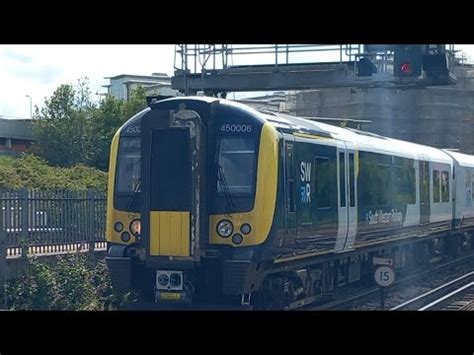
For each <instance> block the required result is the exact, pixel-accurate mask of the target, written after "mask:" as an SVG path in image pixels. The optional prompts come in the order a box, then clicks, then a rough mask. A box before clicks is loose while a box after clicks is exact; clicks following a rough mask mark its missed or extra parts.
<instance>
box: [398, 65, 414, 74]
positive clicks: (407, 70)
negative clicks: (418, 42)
mask: <svg viewBox="0 0 474 355" xmlns="http://www.w3.org/2000/svg"><path fill="white" fill-rule="evenodd" d="M400 70H401V71H402V73H403V74H410V73H411V67H410V63H404V64H402V67H401V68H400Z"/></svg>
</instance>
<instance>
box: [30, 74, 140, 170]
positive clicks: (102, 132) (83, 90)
mask: <svg viewBox="0 0 474 355" xmlns="http://www.w3.org/2000/svg"><path fill="white" fill-rule="evenodd" d="M91 96H92V95H91V91H90V89H89V82H88V79H87V78H83V79H79V80H78V84H77V85H76V87H73V86H72V85H70V84H63V85H61V86H59V87H58V89H56V91H55V92H54V93H53V95H52V96H51V97H50V98H47V99H45V103H44V107H43V108H41V110H38V108H37V109H36V114H35V116H36V118H37V120H35V125H34V129H33V135H34V139H35V144H34V145H33V147H32V150H31V151H32V152H33V153H35V154H37V155H39V156H40V157H42V158H43V159H45V160H46V161H48V162H49V163H50V164H52V165H55V166H72V165H76V164H84V165H88V166H92V167H95V168H98V169H101V170H107V168H108V161H109V152H110V143H111V142H112V138H113V136H114V134H115V132H116V131H117V129H118V128H119V127H120V126H121V125H122V124H123V123H124V122H125V121H127V120H128V119H129V118H130V117H132V116H133V115H135V114H136V113H138V112H139V111H141V110H142V109H144V108H145V107H146V94H145V90H144V89H143V88H142V87H139V88H138V89H136V90H134V91H133V92H132V95H131V98H130V100H129V101H122V100H117V99H115V98H114V97H111V96H107V97H106V98H105V99H104V100H102V102H100V103H99V104H97V103H94V102H93V101H92V99H91Z"/></svg>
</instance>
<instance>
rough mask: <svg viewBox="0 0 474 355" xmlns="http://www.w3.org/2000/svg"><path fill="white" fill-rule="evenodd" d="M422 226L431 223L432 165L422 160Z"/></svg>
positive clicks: (420, 171)
mask: <svg viewBox="0 0 474 355" xmlns="http://www.w3.org/2000/svg"><path fill="white" fill-rule="evenodd" d="M419 174H420V179H419V180H420V224H426V223H429V222H430V163H429V162H428V161H424V160H420V169H419Z"/></svg>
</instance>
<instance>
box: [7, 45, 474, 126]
mask: <svg viewBox="0 0 474 355" xmlns="http://www.w3.org/2000/svg"><path fill="white" fill-rule="evenodd" d="M455 49H460V50H463V51H464V52H465V53H466V55H467V57H468V58H470V59H471V61H474V45H456V46H455ZM174 50H175V46H174V45H0V117H1V116H4V117H6V118H28V117H29V116H30V98H29V97H26V95H29V96H30V97H31V101H32V104H33V109H34V106H35V105H37V106H40V107H41V106H42V105H43V103H44V100H45V98H46V97H49V96H51V95H52V94H53V92H54V90H55V89H56V88H57V87H58V86H59V85H61V84H67V83H70V84H76V83H77V80H78V79H79V78H82V77H86V76H87V77H88V78H89V82H90V87H91V91H92V93H94V94H95V93H104V92H106V89H105V88H103V87H101V86H102V85H106V84H108V82H109V81H108V79H104V78H105V77H108V76H115V75H119V74H139V75H150V74H151V73H154V72H157V73H166V74H168V75H169V76H172V75H173V72H174ZM308 55H309V54H302V55H301V58H303V60H302V61H305V60H304V58H305V56H306V58H307V57H308ZM242 58H246V59H247V60H246V61H245V60H244V61H243V62H239V63H232V64H250V62H258V63H264V62H267V60H270V61H271V60H273V58H268V57H267V58H264V57H263V56H261V55H251V56H246V57H242ZM246 62H247V63H246ZM97 98H98V96H97Z"/></svg>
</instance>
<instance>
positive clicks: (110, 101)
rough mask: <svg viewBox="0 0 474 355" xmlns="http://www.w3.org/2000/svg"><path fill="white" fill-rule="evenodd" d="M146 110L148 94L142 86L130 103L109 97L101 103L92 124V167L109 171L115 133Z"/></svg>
mask: <svg viewBox="0 0 474 355" xmlns="http://www.w3.org/2000/svg"><path fill="white" fill-rule="evenodd" d="M144 108H146V93H145V89H144V88H143V87H141V86H139V87H138V88H137V89H136V90H134V91H133V92H132V94H131V96H130V99H129V100H128V101H122V100H118V99H116V98H114V97H112V96H107V97H106V98H105V99H104V100H103V101H102V102H101V103H100V105H99V108H98V110H97V115H96V119H95V120H94V121H93V123H92V125H93V131H94V134H95V140H94V153H93V156H92V161H91V164H92V166H94V167H97V168H98V169H101V170H107V169H108V165H109V155H110V143H111V142H112V138H113V136H114V134H115V132H117V129H119V128H120V126H121V125H123V124H124V123H125V122H126V121H127V120H128V119H129V118H131V117H132V116H134V115H135V114H137V113H138V112H140V111H141V110H143V109H144Z"/></svg>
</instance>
